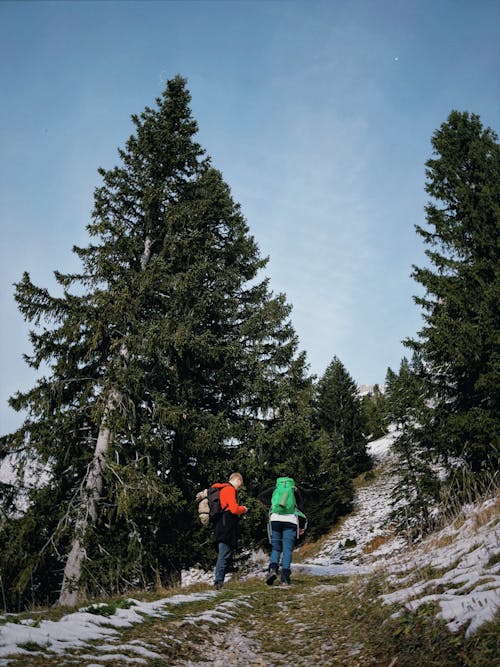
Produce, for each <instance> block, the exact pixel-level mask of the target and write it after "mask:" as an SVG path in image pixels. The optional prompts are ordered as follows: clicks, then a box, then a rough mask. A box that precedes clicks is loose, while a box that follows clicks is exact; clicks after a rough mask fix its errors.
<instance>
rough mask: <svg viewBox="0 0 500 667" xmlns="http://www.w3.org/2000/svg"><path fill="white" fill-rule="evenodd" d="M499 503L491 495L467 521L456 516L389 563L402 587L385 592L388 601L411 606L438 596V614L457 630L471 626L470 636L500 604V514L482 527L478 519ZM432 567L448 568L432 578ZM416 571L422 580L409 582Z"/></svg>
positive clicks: (394, 581)
mask: <svg viewBox="0 0 500 667" xmlns="http://www.w3.org/2000/svg"><path fill="white" fill-rule="evenodd" d="M494 505H495V501H494V500H491V499H490V500H488V501H486V502H485V503H483V504H482V505H480V506H479V507H477V508H475V509H474V510H473V511H472V512H471V514H470V516H469V517H468V518H467V519H466V520H465V522H464V521H463V519H462V520H461V519H460V518H459V519H456V520H455V522H454V523H453V524H452V525H451V526H447V527H446V528H445V529H443V530H442V531H441V532H439V533H437V534H434V535H432V536H430V537H428V538H427V539H426V540H425V541H424V542H423V543H422V544H421V545H419V547H418V549H415V550H414V551H410V552H407V553H406V554H405V553H403V554H398V556H397V558H396V557H394V558H392V559H391V560H390V561H389V562H388V563H386V567H387V568H388V569H389V572H390V575H389V577H388V580H389V582H390V583H391V584H392V585H393V586H396V587H397V590H396V591H395V592H393V593H388V594H386V595H383V596H382V599H383V601H384V602H385V603H386V604H391V603H400V604H404V605H405V606H406V607H407V609H410V610H412V609H417V608H418V607H420V606H421V605H422V604H425V603H427V602H437V603H438V604H439V607H440V612H439V614H438V618H442V619H444V620H445V621H446V623H447V626H448V628H449V629H450V631H451V632H456V631H457V630H459V629H460V628H463V627H465V626H466V627H467V629H466V633H465V634H466V636H470V635H471V634H473V633H474V632H475V631H476V630H477V629H478V628H479V627H480V626H481V625H482V624H483V623H485V622H486V621H491V620H493V618H494V616H495V613H496V611H497V609H499V608H500V562H499V556H500V524H499V522H498V516H495V515H494V516H493V518H491V519H490V520H489V521H487V522H486V523H485V524H484V525H482V526H480V527H478V526H477V523H478V517H480V515H481V514H483V513H485V512H488V510H490V508H494ZM493 514H495V512H493ZM429 568H432V570H433V571H435V570H438V571H442V574H441V575H440V576H439V577H434V578H432V579H428V578H426V571H427V572H428V571H429ZM415 573H417V581H416V582H414V583H412V584H411V585H409V586H405V585H404V584H405V583H407V582H408V579H409V578H411V579H414V578H415ZM418 573H420V577H418ZM401 584H403V585H401ZM437 591H439V592H437Z"/></svg>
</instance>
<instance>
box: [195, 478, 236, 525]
mask: <svg viewBox="0 0 500 667" xmlns="http://www.w3.org/2000/svg"><path fill="white" fill-rule="evenodd" d="M225 486H229V484H224V486H219V487H215V486H209V487H208V489H203V491H200V492H199V493H197V494H196V500H197V501H198V516H199V518H200V521H201V523H202V524H203V525H204V526H208V524H210V523H215V521H217V519H218V518H219V516H220V515H221V514H222V512H223V509H222V507H221V504H220V492H221V489H223V488H224V487H225Z"/></svg>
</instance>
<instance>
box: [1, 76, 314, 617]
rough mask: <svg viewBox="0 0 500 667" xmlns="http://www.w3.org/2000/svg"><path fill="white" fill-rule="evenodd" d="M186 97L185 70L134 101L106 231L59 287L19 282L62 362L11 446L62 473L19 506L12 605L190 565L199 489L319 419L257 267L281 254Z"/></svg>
mask: <svg viewBox="0 0 500 667" xmlns="http://www.w3.org/2000/svg"><path fill="white" fill-rule="evenodd" d="M189 101H190V96H189V92H188V91H187V89H186V82H185V80H184V79H182V78H181V77H176V78H174V79H172V80H171V81H169V82H168V83H167V86H166V89H165V91H164V92H163V94H162V96H161V97H160V98H158V99H157V100H156V106H155V107H154V108H149V107H146V109H145V111H144V112H143V113H142V114H140V116H137V115H134V116H132V120H133V122H134V125H135V133H134V134H133V135H132V136H131V137H130V138H129V140H128V141H127V142H126V145H125V148H124V149H120V150H119V156H120V165H119V166H116V167H114V168H112V169H110V170H105V169H100V175H101V177H102V185H101V186H100V187H98V188H97V189H96V192H95V206H94V211H93V219H92V222H91V223H90V224H89V225H88V231H89V234H90V236H91V238H92V242H91V243H90V244H89V245H88V246H86V247H84V248H74V251H75V252H76V253H77V255H78V256H79V258H80V259H81V262H82V271H81V272H80V273H78V274H72V275H63V274H61V273H59V272H56V274H55V275H56V278H57V281H58V282H59V284H60V285H61V287H62V289H63V294H62V296H53V295H51V294H50V293H49V292H48V290H46V289H45V288H42V287H37V286H36V285H34V284H33V283H32V281H31V279H30V277H29V274H28V273H25V274H24V276H23V278H22V280H21V281H20V282H19V283H18V284H17V286H16V293H15V298H16V300H17V302H18V304H19V307H20V310H21V312H22V313H23V315H24V316H25V318H26V319H27V320H28V321H29V322H31V323H32V325H34V329H33V331H32V332H31V335H30V337H31V343H32V346H33V354H32V355H31V356H27V357H26V359H27V362H28V363H29V364H30V365H31V366H32V367H33V368H35V369H37V368H39V367H40V365H41V364H45V365H46V366H47V369H48V370H47V374H46V376H45V377H42V378H41V379H40V380H39V381H38V382H37V384H36V386H35V387H34V388H33V389H31V390H29V391H27V392H19V393H18V394H16V395H15V396H14V397H13V398H12V399H11V405H12V406H13V407H14V408H15V409H18V410H21V409H22V410H26V411H27V414H28V416H27V418H26V420H25V421H24V423H23V425H22V426H21V427H20V428H19V429H18V430H17V431H16V432H15V433H13V434H10V435H9V436H6V437H4V438H3V439H2V443H1V445H2V450H3V452H4V453H13V452H16V456H17V459H16V460H17V462H18V465H19V475H20V476H21V475H22V472H23V470H28V469H29V470H33V468H34V467H35V466H39V467H40V468H41V469H43V470H44V471H45V473H46V474H48V478H49V479H48V481H47V482H46V483H43V484H41V483H39V484H35V485H34V486H33V487H32V488H31V489H29V491H28V492H27V493H28V499H27V502H26V503H25V506H24V508H23V510H22V511H21V512H17V513H14V512H12V504H11V505H10V509H8V508H7V506H6V516H7V519H6V520H5V522H4V524H3V526H2V528H1V530H2V535H1V538H2V543H3V550H2V553H1V560H2V567H3V569H4V572H6V580H5V581H4V585H5V586H6V591H7V592H6V595H7V597H8V598H9V604H10V605H11V606H18V607H22V606H23V604H25V603H26V601H27V600H30V601H31V602H39V603H40V602H52V601H54V600H55V599H57V598H59V602H60V603H62V604H75V603H77V602H78V601H79V600H80V599H81V598H82V597H83V596H84V595H85V593H96V592H101V593H102V592H113V591H119V590H123V589H125V588H127V587H137V586H151V585H153V584H154V583H157V582H158V581H166V580H168V579H169V578H177V577H178V574H179V571H180V569H181V568H182V567H185V566H188V565H191V564H193V563H194V562H195V561H196V560H198V559H199V558H200V553H201V551H200V542H201V541H206V539H205V538H203V537H201V535H200V531H199V530H198V529H197V528H196V526H195V524H194V522H193V519H194V508H193V498H194V494H195V492H196V490H198V489H199V488H200V486H203V485H205V486H206V485H207V483H209V482H213V481H216V478H217V477H219V476H221V475H225V474H228V473H229V472H230V471H231V468H232V466H233V465H237V464H238V463H241V462H245V463H249V461H250V459H251V458H252V456H254V455H255V451H256V450H258V449H259V447H260V448H261V449H262V452H261V455H260V456H259V457H257V458H258V460H259V462H262V461H265V460H266V459H267V458H268V457H269V454H268V452H269V451H270V450H271V449H272V447H273V446H274V445H276V442H277V437H278V434H279V433H280V431H283V430H285V431H288V433H291V434H294V433H295V434H296V435H295V437H296V438H298V437H299V436H298V435H297V434H300V433H307V426H306V427H304V426H303V425H302V422H303V421H304V419H305V421H306V422H307V409H306V410H305V412H304V414H305V417H304V418H303V419H302V418H299V416H298V410H297V409H296V405H297V404H298V403H300V400H298V399H297V397H299V398H300V396H301V395H302V394H303V395H305V396H306V395H307V386H308V384H310V383H309V380H308V379H307V377H306V373H305V360H304V356H303V355H297V339H296V336H295V333H294V331H293V329H292V327H291V324H290V321H289V312H290V307H289V306H288V304H287V303H286V301H285V298H284V296H282V295H278V296H274V295H273V294H272V292H271V291H270V290H269V285H268V281H267V280H266V279H264V280H263V279H260V280H259V277H258V273H259V271H260V270H261V269H262V268H263V267H264V266H265V264H266V261H267V260H266V259H263V258H262V257H261V256H260V253H259V249H258V247H257V245H256V243H255V241H254V239H253V237H252V236H251V235H250V234H249V230H248V226H247V224H246V221H245V219H244V217H243V215H242V213H241V211H240V208H239V206H238V205H237V204H235V202H234V201H233V200H232V198H231V194H230V190H229V188H228V186H227V185H226V184H225V183H224V181H223V179H222V177H221V175H220V173H219V172H218V171H216V170H215V169H214V168H213V167H212V166H211V163H210V160H209V159H208V158H207V157H206V156H205V154H204V151H203V150H202V148H201V147H200V146H199V144H198V143H197V142H196V141H195V139H194V136H195V134H196V131H197V125H196V122H195V121H194V120H193V118H192V117H191V112H190V109H189ZM304 392H305V393H304ZM262 434H264V435H262ZM256 435H258V436H259V437H258V438H257V437H256ZM255 443H257V444H255ZM252 448H253V452H252V451H251V450H252ZM249 465H250V463H249ZM243 472H244V473H245V471H243ZM19 484H20V485H21V482H19ZM7 501H9V502H11V501H12V499H11V498H10V497H9V498H6V502H7ZM13 554H17V558H16V559H15V562H14V560H13V559H12V556H13ZM19 555H20V556H19Z"/></svg>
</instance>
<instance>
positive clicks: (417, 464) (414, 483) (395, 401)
mask: <svg viewBox="0 0 500 667" xmlns="http://www.w3.org/2000/svg"><path fill="white" fill-rule="evenodd" d="M385 384H386V413H387V417H388V419H389V420H390V422H391V423H392V425H393V426H394V427H395V428H396V429H397V430H396V438H395V440H394V443H393V446H392V449H393V452H394V454H395V465H394V477H395V479H396V480H397V481H396V483H395V485H394V489H393V492H392V501H393V514H392V518H393V519H394V520H395V521H396V526H397V528H398V529H399V530H400V531H404V532H405V533H406V535H407V536H408V537H409V538H410V539H414V538H415V537H417V536H419V535H422V533H425V532H427V531H428V530H430V529H431V528H432V527H433V522H434V520H435V518H436V513H435V509H436V505H437V503H438V500H439V486H440V485H439V479H438V477H437V474H436V470H435V466H434V465H433V452H432V451H429V450H428V449H426V448H425V447H423V446H422V445H421V442H420V440H421V436H420V432H421V423H422V422H425V421H426V420H427V415H428V413H429V410H430V408H429V407H428V405H427V403H426V391H425V384H424V382H423V366H422V363H421V361H420V359H419V358H418V357H417V356H415V357H414V358H413V359H412V361H411V363H410V362H409V361H408V360H407V359H406V358H403V360H402V361H401V365H400V367H399V372H398V373H395V372H394V371H392V370H391V369H390V368H389V369H388V370H387V375H386V382H385Z"/></svg>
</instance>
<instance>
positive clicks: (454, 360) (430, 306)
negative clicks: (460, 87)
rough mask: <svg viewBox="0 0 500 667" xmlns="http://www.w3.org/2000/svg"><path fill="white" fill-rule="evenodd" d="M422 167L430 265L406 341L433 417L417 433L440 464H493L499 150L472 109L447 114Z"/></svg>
mask: <svg viewBox="0 0 500 667" xmlns="http://www.w3.org/2000/svg"><path fill="white" fill-rule="evenodd" d="M432 146H433V151H434V155H433V157H432V158H431V159H429V160H428V162H427V163H426V166H427V170H426V175H427V184H426V190H427V193H428V194H429V195H430V197H431V200H430V202H429V204H428V206H427V208H426V214H427V227H426V228H423V227H420V226H417V233H418V234H419V236H420V237H421V238H422V239H423V241H424V243H425V244H426V246H427V249H426V254H427V256H428V258H429V262H430V263H429V266H426V267H420V268H419V267H414V271H413V277H414V278H415V280H416V281H417V282H418V283H420V285H422V286H423V287H424V288H425V294H424V295H423V296H419V297H417V298H416V299H415V300H416V302H417V303H418V304H419V305H420V306H422V308H423V312H424V319H425V325H424V327H423V328H422V330H421V331H420V332H419V337H418V339H413V340H409V341H407V344H408V345H409V346H410V347H411V348H412V349H413V350H414V351H416V352H418V354H419V355H420V356H421V357H422V360H423V362H424V369H425V372H426V381H427V387H428V398H429V400H432V403H433V405H434V410H433V413H432V417H431V418H430V419H429V421H428V422H427V423H426V424H423V425H422V426H423V427H424V428H423V429H422V433H421V438H422V442H423V443H424V444H425V443H426V444H427V446H428V447H430V448H434V449H437V451H438V452H439V453H440V454H441V456H442V457H443V458H444V459H445V460H449V459H450V457H452V458H456V457H458V458H459V459H460V460H462V461H465V462H466V463H467V464H468V465H469V466H470V467H471V468H472V470H474V471H478V470H480V469H482V468H487V469H493V470H497V469H498V462H499V452H500V439H499V437H500V429H499V425H500V423H499V416H498V415H499V413H498V405H499V404H500V396H499V382H498V378H499V372H500V357H499V341H498V334H499V309H498V303H499V300H500V256H499V238H500V146H499V144H498V138H497V135H496V134H495V133H494V132H493V131H492V130H491V129H490V128H487V129H484V128H483V126H482V123H481V121H480V118H479V117H478V116H477V115H474V114H469V113H467V112H464V113H461V112H458V111H453V112H452V113H451V114H450V116H449V118H448V119H447V121H446V122H445V123H443V124H442V125H441V127H440V128H439V129H438V130H437V131H436V132H435V133H434V135H433V137H432Z"/></svg>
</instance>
